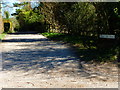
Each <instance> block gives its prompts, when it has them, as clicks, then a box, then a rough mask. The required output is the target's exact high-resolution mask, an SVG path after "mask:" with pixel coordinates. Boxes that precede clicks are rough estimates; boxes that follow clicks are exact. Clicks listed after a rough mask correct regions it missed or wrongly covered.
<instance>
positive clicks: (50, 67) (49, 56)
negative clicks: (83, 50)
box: [2, 38, 93, 78]
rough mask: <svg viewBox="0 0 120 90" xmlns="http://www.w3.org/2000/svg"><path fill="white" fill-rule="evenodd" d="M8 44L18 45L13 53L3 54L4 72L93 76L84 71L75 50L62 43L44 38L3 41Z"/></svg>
mask: <svg viewBox="0 0 120 90" xmlns="http://www.w3.org/2000/svg"><path fill="white" fill-rule="evenodd" d="M8 42H9V43H13V42H14V43H18V44H16V45H15V46H14V48H12V50H11V51H3V52H2V54H3V71H20V70H22V71H25V72H28V71H34V74H35V73H48V72H49V71H57V73H60V72H65V73H68V74H70V75H80V76H82V77H85V78H88V77H90V76H91V75H92V74H93V73H88V72H86V71H85V70H84V68H83V67H82V65H81V63H80V59H79V58H78V57H77V56H76V55H75V53H74V51H73V49H71V48H69V47H67V46H65V45H62V44H61V43H57V42H53V41H49V40H48V39H44V38H43V39H9V40H3V43H8ZM33 42H35V43H33ZM11 45H12V44H11ZM8 47H11V46H8ZM16 47H20V48H19V49H17V48H16ZM78 73H80V74H78Z"/></svg>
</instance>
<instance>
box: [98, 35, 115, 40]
mask: <svg viewBox="0 0 120 90" xmlns="http://www.w3.org/2000/svg"><path fill="white" fill-rule="evenodd" d="M100 38H107V39H115V35H107V34H101V35H100Z"/></svg>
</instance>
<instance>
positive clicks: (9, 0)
mask: <svg viewBox="0 0 120 90" xmlns="http://www.w3.org/2000/svg"><path fill="white" fill-rule="evenodd" d="M2 1H3V2H5V3H6V5H8V6H10V7H11V8H10V7H4V8H2V15H3V17H4V11H8V12H9V13H10V17H13V16H11V14H12V13H15V11H16V9H19V7H13V3H20V2H23V1H31V2H33V1H34V2H37V1H39V0H2ZM34 5H35V4H34ZM36 5H37V4H36ZM33 7H34V6H33Z"/></svg>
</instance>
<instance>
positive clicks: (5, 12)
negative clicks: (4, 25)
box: [4, 11, 10, 19]
mask: <svg viewBox="0 0 120 90" xmlns="http://www.w3.org/2000/svg"><path fill="white" fill-rule="evenodd" d="M4 15H5V18H6V19H9V17H10V14H9V12H8V11H4Z"/></svg>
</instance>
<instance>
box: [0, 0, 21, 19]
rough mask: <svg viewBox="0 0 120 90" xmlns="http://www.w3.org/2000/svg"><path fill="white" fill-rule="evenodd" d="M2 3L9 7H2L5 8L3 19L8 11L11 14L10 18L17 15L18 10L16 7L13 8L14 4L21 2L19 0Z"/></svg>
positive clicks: (6, 0) (5, 0) (3, 9)
mask: <svg viewBox="0 0 120 90" xmlns="http://www.w3.org/2000/svg"><path fill="white" fill-rule="evenodd" d="M2 2H5V3H6V5H7V7H4V5H2V7H3V8H2V15H3V17H4V11H8V12H9V13H10V17H12V16H11V14H12V13H15V11H16V9H17V8H16V7H13V3H17V2H19V1H17V0H3V1H2ZM8 6H10V7H8Z"/></svg>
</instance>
